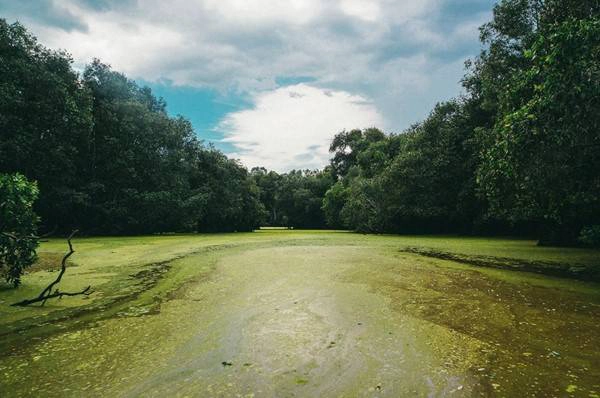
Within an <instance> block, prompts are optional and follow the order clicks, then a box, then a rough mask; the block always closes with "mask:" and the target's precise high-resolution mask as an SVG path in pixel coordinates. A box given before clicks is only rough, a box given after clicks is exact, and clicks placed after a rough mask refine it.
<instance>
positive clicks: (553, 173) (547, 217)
mask: <svg viewBox="0 0 600 398" xmlns="http://www.w3.org/2000/svg"><path fill="white" fill-rule="evenodd" d="M598 37H600V20H568V21H565V22H563V23H561V24H558V25H553V26H551V27H548V28H547V29H545V30H544V32H543V34H540V35H538V37H537V39H536V41H535V42H534V43H533V44H532V45H531V47H530V48H529V49H527V51H526V53H525V57H526V59H527V60H528V62H530V67H529V68H527V69H525V70H522V71H519V72H517V73H515V74H514V75H513V76H512V77H511V84H510V89H509V90H507V91H506V92H505V94H504V95H503V96H502V97H501V100H500V109H501V114H502V117H501V118H500V119H499V120H498V122H497V123H496V126H495V128H494V130H493V133H492V137H493V138H492V144H491V145H490V146H489V147H488V148H486V150H485V152H484V156H483V161H482V164H481V167H480V170H479V173H478V177H479V181H480V184H481V186H482V189H483V191H484V192H485V194H486V197H487V199H488V200H489V203H490V207H491V211H493V212H495V213H496V214H497V215H499V216H502V217H506V218H508V219H510V220H513V221H517V220H523V219H525V220H539V221H540V223H542V224H543V225H544V226H545V228H544V235H545V236H544V238H546V239H547V240H548V241H551V242H552V241H557V242H565V241H574V240H575V238H576V237H577V233H578V232H579V230H580V229H581V227H582V226H583V225H584V224H585V223H586V222H590V221H592V222H598V221H599V220H600V219H599V217H600V174H599V173H598V170H600V158H599V157H598V150H599V149H600V135H599V133H598V132H599V131H600V113H599V112H598V109H600V66H599V65H600V42H599V41H598Z"/></svg>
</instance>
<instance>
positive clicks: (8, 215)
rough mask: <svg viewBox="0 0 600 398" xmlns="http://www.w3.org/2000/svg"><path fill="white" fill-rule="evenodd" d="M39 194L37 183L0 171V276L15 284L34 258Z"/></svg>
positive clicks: (17, 283) (36, 242) (36, 240)
mask: <svg viewBox="0 0 600 398" xmlns="http://www.w3.org/2000/svg"><path fill="white" fill-rule="evenodd" d="M38 193H39V192H38V188H37V184H36V183H35V182H30V181H28V180H27V179H26V178H25V177H24V176H22V175H20V174H12V175H6V174H0V275H1V276H2V277H4V279H5V280H6V281H7V282H8V283H12V284H13V285H14V286H15V287H16V286H18V285H19V284H20V283H21V275H23V272H24V271H25V269H26V268H27V267H29V266H30V265H31V264H33V262H34V261H35V260H36V249H37V247H38V238H37V237H36V236H35V233H36V231H37V224H38V221H39V218H38V217H37V215H36V214H35V213H34V211H33V203H34V202H35V200H36V199H37V196H38Z"/></svg>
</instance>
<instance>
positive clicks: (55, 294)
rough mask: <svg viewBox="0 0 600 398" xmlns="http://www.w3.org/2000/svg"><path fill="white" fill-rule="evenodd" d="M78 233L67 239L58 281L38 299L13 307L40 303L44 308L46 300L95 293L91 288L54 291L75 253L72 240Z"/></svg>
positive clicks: (22, 302) (43, 291)
mask: <svg viewBox="0 0 600 398" xmlns="http://www.w3.org/2000/svg"><path fill="white" fill-rule="evenodd" d="M76 233H77V230H75V231H73V232H72V233H71V235H69V237H68V238H67V243H68V244H69V251H68V252H67V253H66V254H65V255H64V256H63V258H62V261H61V263H60V272H59V274H58V276H57V277H56V279H55V280H54V281H53V282H52V283H50V284H49V285H48V286H46V288H45V289H44V290H42V292H41V293H40V294H39V296H37V297H36V298H33V299H27V300H23V301H19V302H18V303H14V304H12V305H13V306H19V307H25V306H27V305H30V304H34V303H39V302H41V303H42V306H43V305H44V304H46V300H48V299H51V298H57V297H58V298H62V297H63V296H79V295H85V296H89V295H90V294H92V293H93V291H92V290H91V286H88V287H86V288H85V289H83V290H82V291H80V292H61V291H60V290H58V288H56V289H55V290H54V291H52V289H53V288H54V286H56V285H57V284H59V283H60V281H61V280H62V277H63V275H64V274H65V271H66V270H67V260H68V259H69V257H71V256H72V255H73V253H75V250H74V249H73V244H72V243H71V239H72V238H73V236H74V235H75V234H76Z"/></svg>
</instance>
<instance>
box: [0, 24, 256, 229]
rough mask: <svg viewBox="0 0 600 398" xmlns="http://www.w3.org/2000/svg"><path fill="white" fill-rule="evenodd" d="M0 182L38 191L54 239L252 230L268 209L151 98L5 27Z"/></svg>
mask: <svg viewBox="0 0 600 398" xmlns="http://www.w3.org/2000/svg"><path fill="white" fill-rule="evenodd" d="M0 61H1V62H0V171H1V172H7V173H13V172H20V173H22V174H24V175H25V176H26V177H27V178H29V179H31V180H35V181H37V183H38V186H39V189H40V198H39V201H38V202H37V203H36V210H37V212H38V214H39V215H40V216H41V219H42V226H43V227H44V228H45V229H46V230H49V229H54V228H57V230H58V232H67V233H68V232H70V231H71V230H74V229H81V230H82V231H83V232H84V233H88V234H91V233H94V234H127V233H153V232H172V231H197V230H210V231H220V230H225V231H236V230H237V231H242V230H244V231H248V230H252V229H254V228H255V227H257V226H258V225H259V224H260V220H261V217H262V216H263V212H264V211H263V207H262V204H261V203H260V202H259V200H258V195H259V193H258V190H257V188H256V186H255V185H254V182H253V180H252V179H251V178H250V176H249V174H248V172H247V171H246V169H245V168H243V167H242V166H240V165H239V164H238V163H237V162H236V161H234V160H230V159H228V158H227V157H226V156H225V155H223V154H222V153H220V152H219V151H217V150H215V149H214V148H210V147H209V148H207V147H205V146H203V145H202V143H201V142H199V141H198V139H197V138H196V135H195V133H194V131H193V129H192V127H191V124H190V123H189V121H187V120H185V119H184V118H182V117H176V118H173V117H169V116H168V115H167V112H166V104H165V102H164V101H163V100H162V99H158V98H156V97H155V96H154V95H153V94H152V92H151V91H150V89H149V88H147V87H140V86H138V85H137V84H136V83H135V82H133V81H131V80H129V79H127V78H126V77H125V76H124V75H122V74H120V73H118V72H115V71H113V70H111V68H110V67H109V66H108V65H105V64H103V63H101V62H100V61H98V60H96V61H94V62H93V63H92V64H91V65H88V66H87V67H86V68H85V70H84V71H83V73H82V74H81V75H79V74H78V73H77V72H75V71H74V70H73V69H72V67H71V63H72V61H71V59H70V57H69V56H68V55H67V54H65V53H63V52H56V51H51V50H48V49H46V48H44V47H43V46H41V45H40V44H38V43H37V41H36V39H35V38H34V37H33V36H31V35H30V34H29V33H28V32H27V31H26V30H25V28H24V27H23V26H21V25H20V24H18V23H16V24H12V25H9V24H7V23H6V21H4V20H0Z"/></svg>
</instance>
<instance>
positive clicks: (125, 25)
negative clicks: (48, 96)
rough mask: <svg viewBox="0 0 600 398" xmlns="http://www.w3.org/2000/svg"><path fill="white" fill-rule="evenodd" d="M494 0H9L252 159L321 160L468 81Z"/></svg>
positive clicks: (392, 126)
mask: <svg viewBox="0 0 600 398" xmlns="http://www.w3.org/2000/svg"><path fill="white" fill-rule="evenodd" d="M493 5H494V1H491V0H453V1H452V0H419V1H399V0H328V1H323V0H289V1H284V0H278V1H274V0H171V1H163V0H20V1H15V0H0V17H3V18H6V19H7V20H8V21H11V22H12V21H15V20H19V21H21V22H22V23H24V24H25V25H26V26H27V27H28V28H29V29H30V30H31V31H32V32H33V33H34V34H35V35H36V36H37V37H38V39H39V40H40V41H41V42H42V43H43V44H44V45H46V46H48V47H51V48H60V49H65V50H67V51H68V52H70V53H71V54H72V56H73V59H74V62H75V66H76V67H78V68H81V67H83V66H84V65H85V64H86V63H88V62H90V61H91V59H92V58H94V57H98V58H100V59H101V60H102V61H104V62H106V63H109V64H111V65H112V66H113V68H114V69H116V70H119V71H121V72H124V73H126V74H127V75H128V76H129V77H130V78H132V79H135V80H136V81H138V82H140V83H142V84H146V85H148V86H150V87H151V88H152V89H153V90H154V92H155V93H156V94H157V95H159V96H162V97H164V98H165V99H166V100H167V103H168V110H169V112H171V113H172V114H181V115H184V116H186V117H187V118H188V119H190V120H191V121H192V123H193V125H194V127H195V129H196V132H197V134H198V136H199V137H200V138H202V139H204V140H205V141H207V142H211V143H213V144H214V145H216V146H217V147H218V148H220V149H222V150H223V151H225V152H226V153H228V154H229V155H230V156H232V157H235V158H238V159H240V161H241V162H242V163H244V164H245V165H247V166H248V167H252V166H257V165H262V166H266V167H268V168H271V169H275V170H278V171H286V170H289V169H292V168H320V167H323V166H324V165H325V164H326V163H327V160H328V158H329V155H328V153H327V147H328V144H329V142H330V140H331V138H332V137H333V135H334V134H336V133H337V132H339V131H340V130H342V129H352V128H365V127H371V126H376V127H380V128H382V129H383V130H385V131H386V132H400V131H402V130H404V129H405V128H407V127H408V126H410V125H411V124H413V123H415V122H418V121H419V120H422V119H423V118H424V117H426V116H427V114H428V113H429V111H430V110H431V109H432V107H433V106H434V105H435V103H436V102H438V101H443V100H447V99H450V98H452V97H454V96H456V95H458V94H459V93H460V92H461V87H460V83H459V80H460V78H461V77H462V75H463V73H464V67H463V65H464V61H465V60H466V59H467V58H469V57H473V56H475V55H477V54H478V52H479V49H480V44H479V41H478V27H479V26H480V25H481V24H483V23H484V22H486V21H488V20H489V19H490V18H491V11H492V8H493Z"/></svg>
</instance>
